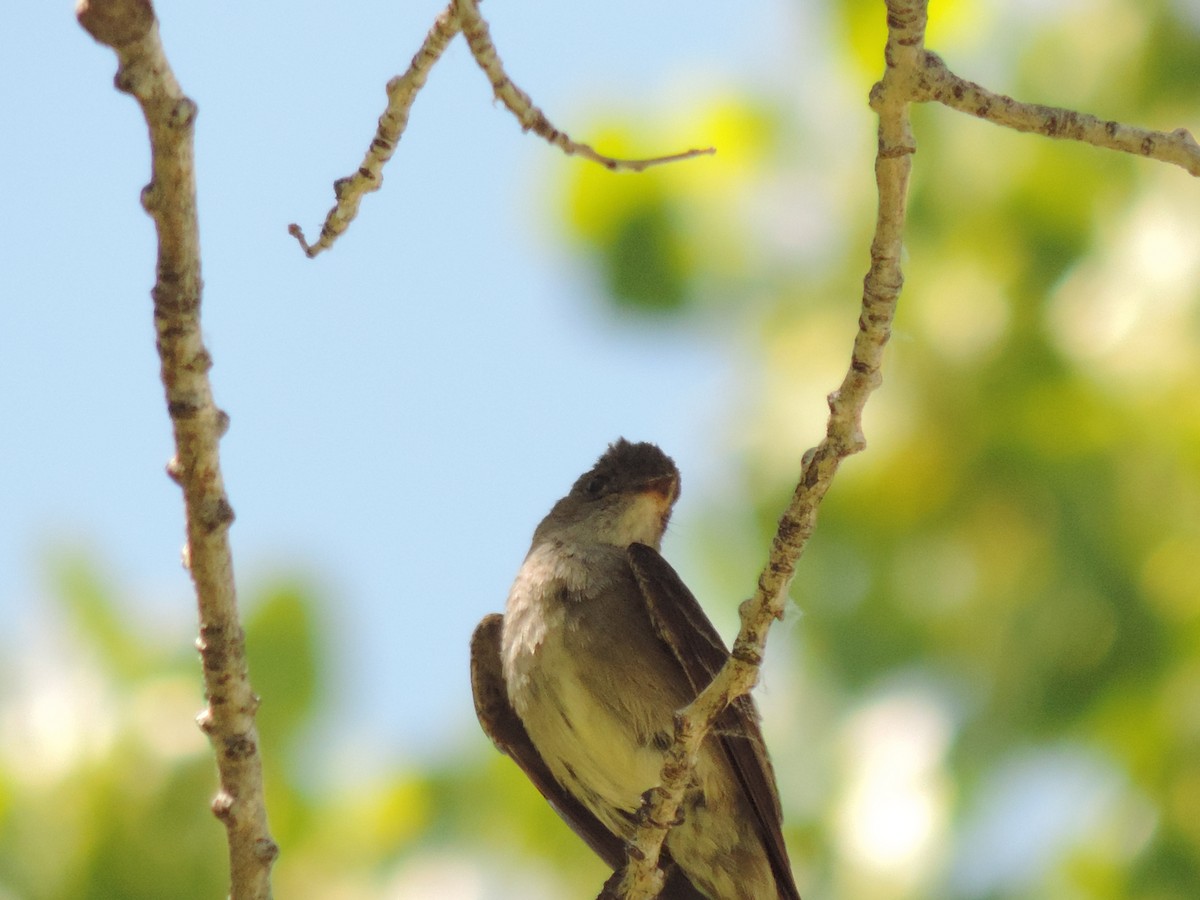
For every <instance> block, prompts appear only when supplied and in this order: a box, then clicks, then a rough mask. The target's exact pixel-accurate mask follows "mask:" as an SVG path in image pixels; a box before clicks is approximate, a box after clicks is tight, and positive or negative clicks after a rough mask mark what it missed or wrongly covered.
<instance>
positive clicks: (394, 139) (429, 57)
mask: <svg viewBox="0 0 1200 900" xmlns="http://www.w3.org/2000/svg"><path fill="white" fill-rule="evenodd" d="M460 28H461V26H460V25H459V23H458V17H457V16H456V15H455V14H454V4H453V2H452V3H451V4H450V6H448V7H446V9H444V10H443V11H442V13H441V15H439V16H438V17H437V19H435V20H434V23H433V27H432V28H431V29H429V34H427V35H426V36H425V42H424V43H423V44H421V49H420V50H418V51H417V53H416V55H415V56H414V57H413V59H412V63H411V64H410V65H409V67H408V69H407V71H405V73H404V74H403V75H397V76H396V77H395V78H393V79H392V80H391V81H389V82H388V84H387V95H388V102H387V109H385V110H384V112H383V115H381V116H380V117H379V127H378V128H377V129H376V130H375V138H374V140H372V141H371V146H370V147H369V148H368V149H367V154H366V156H364V157H363V161H362V165H360V166H359V167H358V170H357V171H356V172H355V173H354V174H353V175H350V176H347V177H346V178H339V179H338V180H337V181H335V182H334V183H333V193H334V196H335V197H336V198H337V202H336V203H334V205H333V208H332V209H331V210H329V213H328V215H326V217H325V224H324V225H322V226H321V236H320V237H319V238H318V239H317V240H316V242H315V243H313V244H311V245H310V244H309V243H308V241H307V240H305V238H304V232H303V231H301V230H300V226H299V225H296V224H295V223H293V224H291V225H289V226H288V233H289V234H291V235H292V237H294V238H295V239H296V240H298V241H299V242H300V246H301V247H302V248H303V249H304V252H305V253H306V254H308V257H309V258H310V259H311V258H312V257H314V256H316V255H317V254H318V253H320V252H321V251H323V250H328V249H329V248H330V247H332V246H333V242H334V241H336V240H337V239H338V237H339V236H340V235H341V233H342V232H343V231H345V230H346V229H347V228H349V227H350V223H351V222H352V221H354V217H355V216H357V215H358V205H359V203H360V202H362V198H363V196H364V195H365V194H367V193H370V192H371V191H377V190H379V189H380V188H381V187H383V166H384V164H385V163H386V162H387V161H388V160H389V159H391V158H392V154H393V153H395V152H396V145H397V144H398V143H399V142H400V137H401V135H403V134H404V129H405V128H407V127H408V114H409V111H410V110H411V109H412V105H413V102H414V101H415V100H416V99H417V94H418V93H419V92H420V90H421V88H423V87H425V82H426V81H427V80H428V79H429V71H430V70H431V69H432V68H433V64H434V63H436V62H437V61H438V59H440V58H441V55H442V53H443V52H445V50H446V46H447V45H448V44H449V43H450V41H451V40H453V39H454V36H455V35H456V34H458V32H459V30H460Z"/></svg>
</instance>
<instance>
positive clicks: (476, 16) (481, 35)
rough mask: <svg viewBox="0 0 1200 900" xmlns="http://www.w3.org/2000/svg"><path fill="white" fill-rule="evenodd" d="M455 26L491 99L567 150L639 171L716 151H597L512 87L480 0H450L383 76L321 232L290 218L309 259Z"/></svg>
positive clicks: (327, 238)
mask: <svg viewBox="0 0 1200 900" xmlns="http://www.w3.org/2000/svg"><path fill="white" fill-rule="evenodd" d="M459 31H462V32H463V35H464V37H465V38H466V39H467V44H468V45H469V46H470V48H471V54H472V55H473V56H474V57H475V61H476V62H477V63H479V67H480V68H481V69H483V71H484V73H485V74H486V75H487V76H488V79H489V80H490V81H491V83H492V91H493V92H494V94H495V96H496V99H497V100H499V101H500V102H502V103H503V104H504V105H505V106H506V107H507V108H508V109H509V110H510V111H511V112H512V114H513V115H515V116H516V117H517V121H518V122H520V123H521V128H522V129H523V130H525V131H532V132H533V133H534V134H536V135H538V136H539V137H542V138H544V139H545V140H547V141H549V142H550V143H551V144H553V145H554V146H555V147H558V148H559V149H560V150H562V151H563V152H564V153H566V154H567V155H568V156H581V157H583V158H584V159H589V160H591V161H592V162H594V163H598V164H599V165H602V166H604V167H605V168H606V169H609V170H611V171H627V172H641V171H643V170H645V169H648V168H650V167H651V166H659V165H663V164H665V163H673V162H679V161H681V160H685V159H691V158H692V157H695V156H707V155H711V154H713V153H716V150H715V148H713V147H703V148H696V149H691V150H684V151H683V152H681V153H671V154H668V155H666V156H654V157H649V158H647V159H618V158H617V157H613V156H605V155H604V154H603V153H598V152H597V151H596V150H595V149H594V148H593V147H591V146H590V145H588V144H583V143H580V142H578V141H574V140H572V139H571V138H570V137H569V136H568V135H567V134H565V133H564V132H562V131H559V130H558V129H557V128H555V127H554V126H553V125H552V124H551V123H550V120H549V119H547V118H546V115H545V113H543V112H542V111H541V110H540V109H539V108H538V107H536V106H535V105H534V103H533V100H531V99H530V97H529V95H528V94H526V93H525V92H524V91H522V90H521V89H520V88H519V87H517V86H516V85H515V84H514V83H513V81H512V79H511V78H509V77H508V74H507V73H506V72H505V71H504V66H503V64H502V63H501V62H500V56H499V54H498V53H497V52H496V45H495V44H493V43H492V38H491V33H490V31H489V29H488V25H487V22H486V21H484V19H483V16H481V15H480V13H479V0H450V4H449V5H448V6H447V7H446V8H445V9H444V10H443V11H442V12H441V14H440V15H439V16H438V17H437V19H436V20H435V21H434V23H433V28H431V29H430V31H429V34H428V35H426V37H425V43H423V44H422V45H421V49H420V50H418V51H417V55H416V56H414V57H413V61H412V64H411V65H410V66H409V67H408V70H407V71H406V72H405V73H404V74H403V75H399V76H397V77H395V78H393V79H392V80H391V81H389V82H388V86H387V92H388V105H387V109H386V110H384V113H383V115H382V116H380V117H379V127H378V128H377V129H376V131H375V138H374V140H372V141H371V146H370V148H368V150H367V153H366V156H365V157H364V158H363V162H362V165H361V166H359V167H358V170H357V171H356V172H355V173H354V174H353V175H350V176H348V177H346V178H339V179H338V180H337V181H335V182H334V184H333V193H334V196H335V197H336V198H337V200H336V202H335V203H334V205H333V208H332V209H330V210H329V213H328V214H327V215H326V216H325V224H324V225H322V226H321V235H320V237H319V238H318V239H317V240H316V241H314V242H313V243H311V244H310V243H309V242H308V240H307V238H305V236H304V232H303V231H302V230H301V228H300V226H299V225H297V224H295V223H292V224H291V225H289V226H288V234H290V235H291V236H292V237H294V238H295V239H296V240H297V241H298V242H299V243H300V247H301V249H303V250H304V252H305V253H306V254H307V255H308V257H309V258H310V259H311V258H312V257H314V256H316V255H317V254H318V253H321V252H322V251H324V250H328V249H329V248H330V247H332V246H333V243H334V241H336V240H337V239H338V237H339V236H340V235H341V234H342V232H344V231H345V230H346V229H347V228H349V227H350V223H351V222H352V221H354V218H355V216H357V215H358V206H359V203H360V202H361V201H362V198H363V196H364V195H365V194H367V193H369V192H371V191H377V190H379V188H380V187H382V186H383V166H384V164H385V163H386V162H387V161H388V160H389V159H391V158H392V154H393V153H394V152H395V151H396V144H397V143H398V142H399V141H400V136H401V135H402V134H403V133H404V129H405V128H406V127H407V126H408V114H409V110H411V109H412V105H413V102H414V101H415V100H416V98H417V93H418V92H419V91H420V90H421V88H423V87H424V86H425V82H426V80H427V79H428V78H429V70H430V69H432V68H433V64H434V63H436V62H437V61H438V59H439V58H440V57H441V55H442V52H443V51H444V50H445V49H446V46H447V44H449V43H450V41H451V40H453V39H454V36H455V35H456V34H458V32H459Z"/></svg>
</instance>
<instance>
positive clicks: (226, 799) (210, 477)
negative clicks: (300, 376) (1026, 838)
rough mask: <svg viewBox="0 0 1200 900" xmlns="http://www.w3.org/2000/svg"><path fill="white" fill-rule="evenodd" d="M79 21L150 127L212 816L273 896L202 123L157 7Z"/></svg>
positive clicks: (126, 6)
mask: <svg viewBox="0 0 1200 900" xmlns="http://www.w3.org/2000/svg"><path fill="white" fill-rule="evenodd" d="M76 15H77V16H78V19H79V23H80V24H81V25H82V26H83V27H84V29H86V30H87V32H88V33H89V34H90V35H91V36H92V37H94V38H95V39H96V40H97V41H99V42H100V43H102V44H105V45H107V46H109V47H112V48H113V50H115V51H116V53H117V61H118V66H117V77H116V86H117V88H118V89H119V90H121V91H124V92H125V93H128V94H132V95H133V97H134V98H135V99H136V100H137V101H138V104H139V105H140V106H141V108H142V113H143V115H144V116H145V118H146V123H147V125H148V126H149V129H150V147H151V154H152V174H151V180H150V183H149V184H148V185H147V186H146V187H145V188H144V189H143V190H142V205H143V206H144V207H145V209H146V212H148V213H149V214H150V216H151V217H152V218H153V219H154V224H155V228H156V230H157V232H158V265H157V277H156V281H155V285H154V290H153V292H152V296H153V298H154V325H155V329H156V332H157V338H158V339H157V343H158V352H159V358H160V360H161V372H162V380H163V387H164V388H165V391H166V399H167V412H168V414H169V415H170V417H171V424H172V426H173V427H174V432H175V456H174V458H173V459H172V460H171V462H170V464H169V465H168V469H167V471H168V474H170V475H171V477H172V478H174V479H175V481H177V482H178V483H179V485H180V486H181V487H182V488H183V497H184V507H185V514H186V517H187V547H186V549H185V560H186V561H187V563H188V567H189V569H190V570H191V573H192V580H193V581H194V582H195V585H196V598H197V605H198V607H199V619H200V638H199V640H198V641H197V646H198V647H199V650H200V659H201V664H202V666H203V670H204V685H205V693H206V695H207V698H208V707H207V708H206V709H205V710H204V711H203V712H202V713H201V714H200V716H199V722H200V726H201V728H202V729H203V730H204V731H205V732H206V733H207V734H208V736H209V738H210V740H211V741H212V745H213V749H214V750H215V752H216V757H217V769H218V772H219V776H220V782H221V784H220V790H219V791H218V793H217V796H216V798H215V799H214V800H213V804H212V808H213V812H214V813H215V814H216V815H217V817H218V818H219V819H221V821H222V822H224V823H225V828H226V831H227V836H228V840H229V867H230V896H231V897H232V898H233V900H267V898H269V897H270V896H271V881H270V876H271V865H272V863H273V862H274V860H275V857H276V856H277V855H278V854H279V848H278V847H277V846H276V844H275V842H274V841H273V840H272V839H271V835H270V833H269V831H268V829H267V810H266V803H265V800H264V797H263V783H262V765H261V760H260V757H259V751H258V733H257V730H256V728H255V725H254V714H255V711H256V709H257V707H258V698H257V697H256V696H255V695H254V692H253V691H252V690H251V688H250V681H249V677H248V673H247V668H246V658H245V652H244V651H245V637H244V635H243V632H242V628H241V624H240V622H239V620H238V610H237V593H236V590H235V587H234V579H233V560H232V556H231V554H230V550H229V538H228V532H229V525H230V523H231V522H232V521H233V508H232V507H231V506H230V505H229V500H228V499H227V497H226V496H225V488H224V484H223V482H222V478H221V469H220V461H219V458H218V450H217V446H218V443H219V441H220V438H221V436H222V435H223V434H224V433H225V430H226V429H227V428H228V425H229V418H228V416H226V415H225V413H224V412H222V411H221V410H219V409H218V408H217V407H216V406H215V405H214V403H213V398H212V389H211V387H210V385H209V381H208V370H209V367H210V366H211V365H212V358H211V356H209V353H208V350H207V349H205V347H204V343H203V341H202V339H201V331H200V294H201V279H200V232H199V225H198V221H197V217H196V179H195V165H194V154H193V123H194V122H195V118H196V104H195V103H193V102H192V101H191V100H190V99H189V98H188V97H186V96H184V94H183V91H182V90H181V88H180V86H179V83H178V82H177V81H176V80H175V75H174V73H173V72H172V71H171V67H170V64H169V63H168V62H167V58H166V55H165V54H164V52H163V46H162V42H161V40H160V39H159V33H158V22H157V20H156V19H155V15H154V9H153V7H152V6H151V5H150V2H149V0H81V2H80V3H79V5H78V6H77V8H76Z"/></svg>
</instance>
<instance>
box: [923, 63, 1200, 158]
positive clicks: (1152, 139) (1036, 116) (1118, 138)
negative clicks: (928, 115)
mask: <svg viewBox="0 0 1200 900" xmlns="http://www.w3.org/2000/svg"><path fill="white" fill-rule="evenodd" d="M921 87H922V89H923V91H925V92H926V96H923V97H921V98H919V99H921V100H934V101H937V102H938V103H941V104H944V105H945V106H948V107H950V108H951V109H957V110H958V111H959V112H965V113H970V114H971V115H973V116H978V117H979V118H981V119H986V120H987V121H989V122H993V123H995V124H997V125H1002V126H1004V127H1006V128H1012V129H1014V130H1015V131H1025V132H1031V133H1033V134H1040V135H1043V136H1045V137H1051V138H1061V139H1064V140H1071V141H1083V142H1084V143H1087V144H1093V145H1095V146H1097V147H1103V148H1105V149H1107V150H1119V151H1121V152H1122V153H1132V154H1135V155H1136V156H1146V157H1149V158H1150V159H1157V160H1159V161H1161V162H1166V163H1171V164H1172V165H1176V166H1179V167H1180V168H1183V169H1185V170H1187V171H1188V172H1189V173H1191V174H1192V175H1195V176H1197V177H1200V144H1198V143H1196V139H1195V138H1194V137H1192V135H1191V132H1189V131H1188V130H1187V129H1186V128H1177V129H1175V130H1174V131H1169V132H1168V131H1151V130H1150V129H1147V128H1138V127H1137V126H1134V125H1124V124H1122V123H1120V122H1113V121H1111V120H1104V119H1098V118H1096V117H1095V116H1092V115H1088V114H1087V113H1081V112H1076V111H1075V110H1073V109H1064V108H1062V107H1058V106H1041V105H1039V104H1037V103H1022V102H1021V101H1019V100H1014V99H1013V98H1012V97H1007V96H1005V95H1004V94H996V93H993V92H992V91H989V90H988V89H987V88H985V87H981V86H980V85H978V84H975V83H974V82H973V81H967V80H966V79H965V78H960V77H959V76H958V75H955V74H954V73H953V72H952V71H950V69H949V68H948V67H947V66H946V64H945V62H943V61H942V59H941V57H939V56H938V55H937V54H936V53H930V52H926V53H925V57H924V61H923V68H922V70H921Z"/></svg>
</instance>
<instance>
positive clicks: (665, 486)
mask: <svg viewBox="0 0 1200 900" xmlns="http://www.w3.org/2000/svg"><path fill="white" fill-rule="evenodd" d="M642 493H645V494H655V495H657V498H658V499H659V502H661V503H663V504H665V505H666V506H668V507H669V506H671V504H673V503H674V502H675V498H676V497H678V496H679V479H678V478H677V477H676V476H674V475H664V476H662V477H661V478H655V479H652V480H651V481H647V482H646V484H645V486H644V487H643V488H642Z"/></svg>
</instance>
